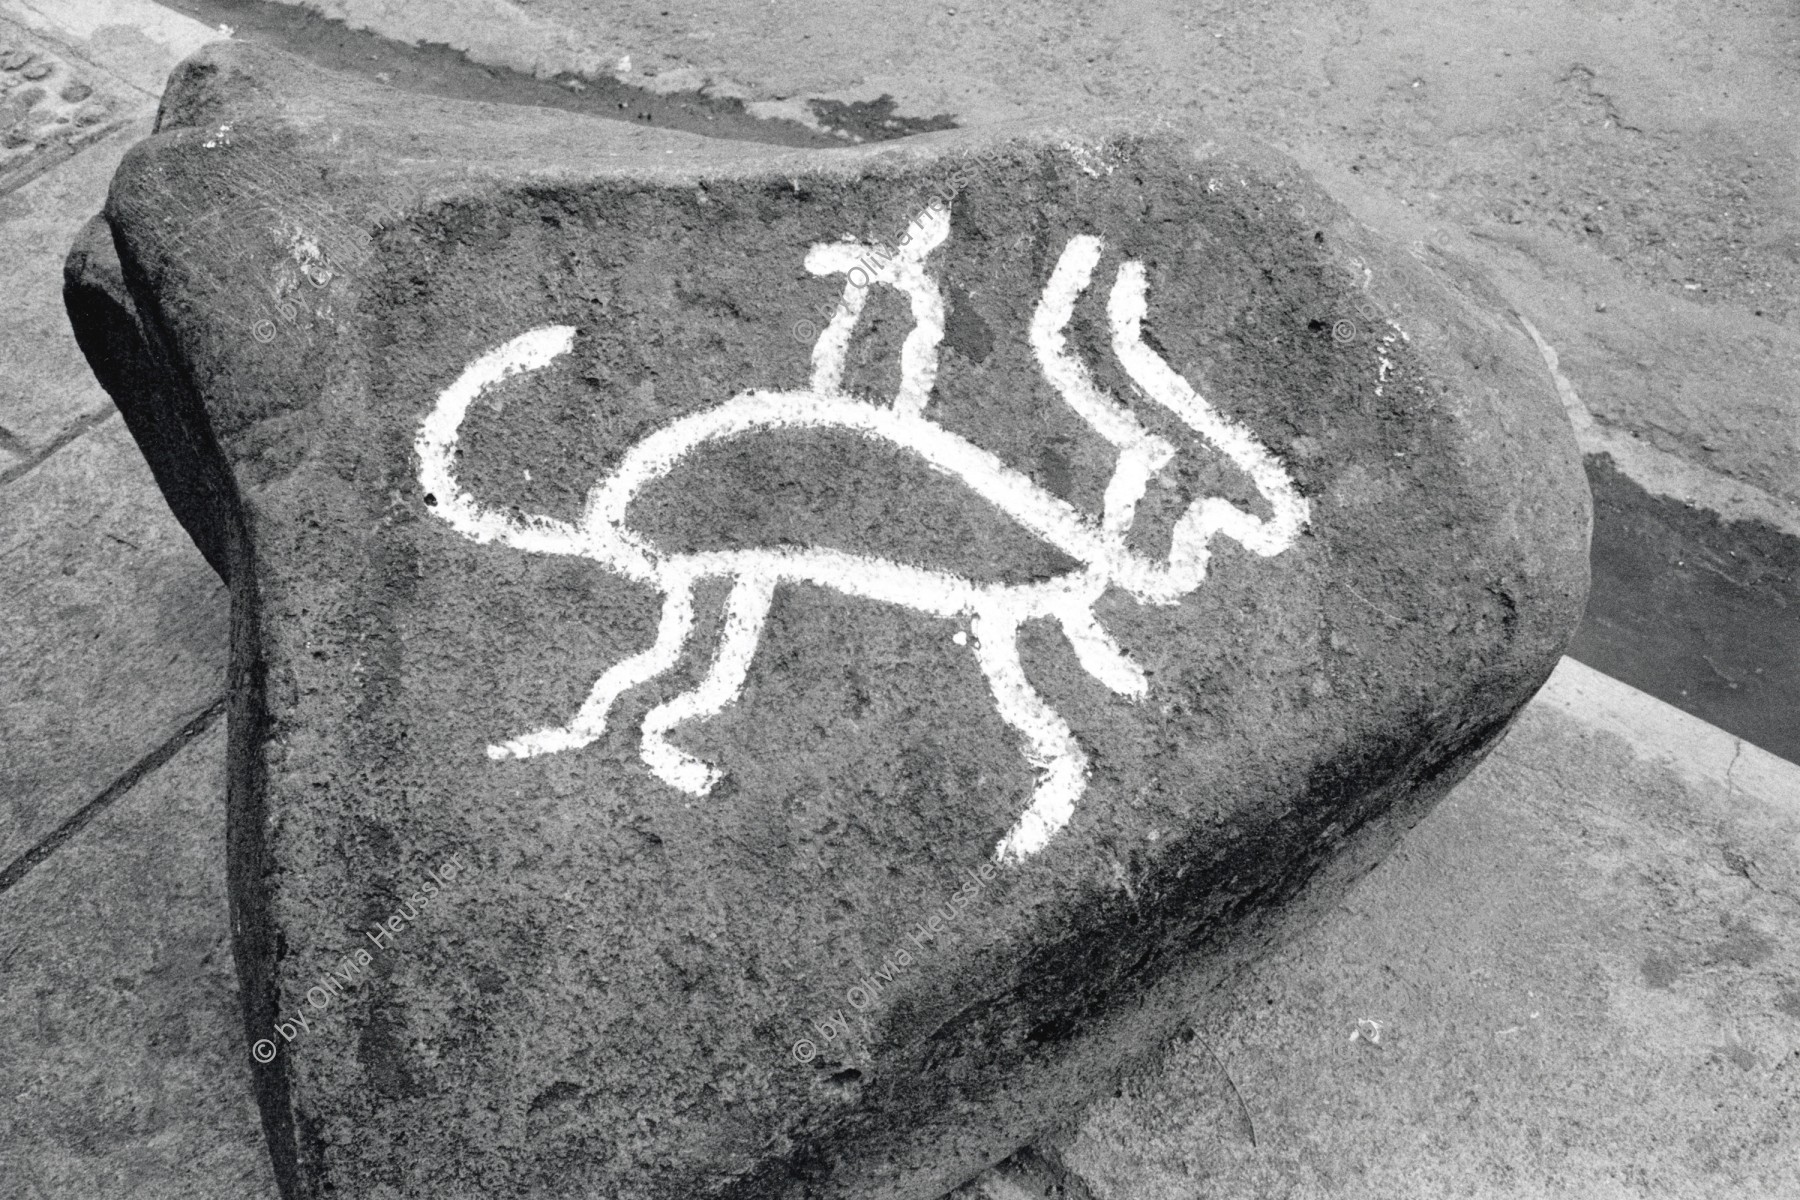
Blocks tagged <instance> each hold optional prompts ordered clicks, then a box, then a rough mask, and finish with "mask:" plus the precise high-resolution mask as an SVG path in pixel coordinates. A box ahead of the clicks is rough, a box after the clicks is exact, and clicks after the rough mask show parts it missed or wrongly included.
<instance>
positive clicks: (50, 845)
mask: <svg viewBox="0 0 1800 1200" xmlns="http://www.w3.org/2000/svg"><path fill="white" fill-rule="evenodd" d="M226 699H227V697H226V696H224V695H221V696H219V697H218V698H217V699H215V700H214V701H213V702H212V703H211V704H209V705H207V706H206V707H205V708H204V709H202V710H201V711H200V712H199V713H198V714H196V715H195V716H193V717H191V718H189V720H188V722H187V724H185V725H183V726H182V727H181V728H180V729H178V730H176V731H175V734H174V736H172V737H170V738H169V739H168V740H167V741H165V742H163V744H162V745H160V746H158V747H156V748H155V749H154V750H152V751H150V753H148V754H146V755H144V756H143V757H142V758H140V759H138V760H137V761H136V762H134V763H132V764H131V766H129V767H127V768H126V769H125V771H124V772H123V773H122V774H120V775H119V777H118V778H117V779H114V780H113V781H112V782H111V783H109V784H107V785H106V787H105V788H103V789H102V790H101V792H100V794H99V795H98V796H95V797H94V798H93V799H92V800H89V801H88V802H87V803H86V804H84V805H82V806H81V807H80V808H78V809H76V810H75V812H74V813H72V814H71V815H70V816H69V818H68V819H67V820H65V821H64V822H63V823H62V824H61V825H58V826H57V827H56V828H55V829H53V830H51V831H50V833H49V834H47V835H46V836H45V837H44V838H43V840H42V841H40V842H38V844H37V845H35V846H33V847H32V848H31V849H29V850H27V851H25V853H23V854H21V855H19V857H18V858H16V859H14V860H13V861H12V862H11V863H10V864H9V865H8V866H7V868H6V869H5V870H4V871H0V895H4V894H5V893H6V892H7V890H8V889H10V888H11V887H12V886H13V884H15V883H17V882H19V880H21V879H23V878H24V877H25V876H26V874H27V873H29V872H30V870H31V869H32V868H33V867H35V866H37V865H38V864H39V863H41V862H43V861H44V860H45V859H46V858H49V857H50V856H51V855H52V854H54V853H56V851H57V850H58V849H60V848H61V847H62V845H63V843H64V842H67V841H68V840H69V839H70V838H72V837H74V836H75V835H76V834H77V833H80V832H81V830H82V829H83V828H85V827H86V826H87V824H88V822H90V821H92V820H93V819H94V818H95V817H97V816H99V815H100V814H101V813H103V812H105V811H106V810H107V809H108V808H110V807H112V805H113V804H114V803H115V802H116V801H117V800H119V799H120V798H121V797H122V796H124V795H126V794H127V793H128V792H130V791H131V789H132V788H134V787H136V786H137V784H138V781H139V780H141V779H143V778H144V776H146V775H148V774H150V773H151V772H152V771H154V770H156V769H157V768H158V767H161V766H162V765H163V764H164V763H166V762H168V761H169V760H170V759H171V758H174V757H175V755H176V754H177V753H179V752H180V750H181V748H182V747H183V746H186V745H187V744H188V743H189V742H191V741H193V740H194V739H195V738H197V737H199V736H200V735H201V734H203V733H205V732H206V731H207V730H208V729H210V728H212V724H213V722H214V721H216V720H218V719H219V714H220V713H223V712H224V711H225V702H226Z"/></svg>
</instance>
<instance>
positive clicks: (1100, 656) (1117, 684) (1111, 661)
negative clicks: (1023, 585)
mask: <svg viewBox="0 0 1800 1200" xmlns="http://www.w3.org/2000/svg"><path fill="white" fill-rule="evenodd" d="M1056 617H1057V620H1058V621H1059V622H1061V624H1062V629H1063V636H1064V637H1066V638H1068V639H1069V645H1070V646H1071V647H1072V648H1073V649H1074V651H1075V657H1076V659H1077V660H1079V661H1080V663H1081V669H1082V670H1084V671H1086V672H1087V673H1088V674H1089V675H1092V676H1093V677H1094V678H1095V679H1098V680H1099V681H1100V682H1101V683H1103V684H1105V685H1106V686H1107V687H1109V688H1111V689H1112V690H1113V691H1115V692H1117V693H1118V694H1119V695H1121V696H1129V697H1131V698H1132V699H1133V700H1142V699H1143V698H1144V697H1145V696H1146V695H1147V694H1148V693H1149V691H1150V681H1149V680H1148V679H1146V678H1145V677H1144V668H1142V667H1140V666H1138V665H1137V663H1135V662H1133V661H1132V659H1131V656H1130V655H1129V654H1127V653H1125V650H1124V648H1123V647H1122V646H1120V645H1119V643H1117V642H1115V641H1113V638H1112V634H1110V633H1108V632H1106V628H1105V627H1104V626H1103V625H1101V624H1100V621H1099V619H1098V618H1097V617H1095V616H1094V610H1093V600H1092V599H1090V600H1088V602H1087V603H1086V604H1082V605H1070V606H1069V607H1068V608H1065V609H1063V610H1062V611H1060V612H1058V613H1057V614H1056Z"/></svg>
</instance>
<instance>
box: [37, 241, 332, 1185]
mask: <svg viewBox="0 0 1800 1200" xmlns="http://www.w3.org/2000/svg"><path fill="white" fill-rule="evenodd" d="M158 294H159V293H158V288H157V285H156V281H155V280H153V279H152V278H150V277H149V275H148V273H147V272H146V270H145V269H144V266H143V264H142V263H140V262H138V261H137V259H136V257H135V256H134V254H133V253H132V247H131V245H130V244H129V242H128V241H126V240H125V239H124V238H115V236H114V231H113V228H112V226H111V223H110V222H109V221H108V220H107V218H106V217H104V216H100V217H96V218H94V219H93V220H92V221H90V222H89V223H88V224H87V226H86V227H85V228H84V229H83V230H82V233H81V235H80V236H79V237H78V238H77V240H76V243H75V245H74V247H73V248H72V249H71V250H70V253H69V257H68V259H67V261H66V262H65V264H64V277H63V298H64V303H65V305H66V307H67V308H68V311H69V319H70V322H71V324H72V325H73V327H74V331H75V337H76V342H77V344H79V345H80V346H81V349H82V352H83V354H84V355H86V357H87V360H88V364H89V366H90V367H91V368H92V369H93V371H94V374H95V376H96V377H97V378H98V379H99V380H100V383H101V386H103V387H104V388H105V389H106V390H107V392H108V394H109V395H111V396H112V399H113V403H114V404H116V405H117V406H118V408H119V412H120V413H121V415H122V416H123V417H124V419H125V423H126V427H127V428H128V429H129V430H130V431H131V433H132V436H133V437H134V438H135V439H136V440H137V442H138V446H139V448H140V449H141V450H142V451H143V452H144V457H145V459H146V460H147V461H148V462H149V465H150V469H151V473H152V474H153V475H154V476H155V478H156V481H157V484H158V486H159V487H160V488H161V489H162V491H163V494H164V496H165V498H166V499H167V500H168V503H169V507H170V508H171V510H172V511H173V512H174V514H175V516H176V518H177V520H179V521H180V522H181V524H182V527H183V528H184V529H186V530H187V532H188V534H189V536H190V537H192V538H193V539H194V543H195V545H196V546H198V547H199V549H200V552H201V553H202V554H203V555H205V557H206V560H207V562H208V563H209V564H210V565H211V566H212V568H213V569H214V570H215V571H217V572H218V573H219V575H220V576H221V577H222V578H223V579H224V580H225V582H226V583H227V584H228V585H229V587H230V589H231V666H230V671H229V675H228V681H227V689H226V699H225V700H224V701H222V702H221V704H220V705H219V706H216V707H217V708H223V709H224V710H225V711H226V712H227V713H228V718H227V729H228V735H229V736H228V742H227V751H226V823H225V842H226V859H227V864H226V867H227V878H228V882H229V885H230V905H231V928H232V955H233V958H234V959H235V960H236V963H237V971H238V980H239V984H240V1000H241V1004H242V1011H243V1014H244V1028H245V1036H246V1040H247V1041H250V1042H253V1043H254V1042H255V1041H257V1040H258V1039H260V1038H263V1037H266V1036H268V1033H269V1031H271V1030H273V1029H274V1028H275V1024H276V1020H277V1017H278V1016H279V996H278V993H277V988H276V969H277V965H278V961H279V957H280V955H279V944H278V941H277V938H276V933H275V929H274V925H273V922H272V920H271V916H270V902H269V894H268V890H267V889H268V885H269V881H270V879H271V878H272V875H273V872H274V866H273V864H272V862H271V861H270V857H269V854H268V847H267V845H266V844H265V842H264V839H263V831H264V829H265V827H266V824H267V812H266V788H265V785H266V778H265V776H266V768H265V766H264V763H263V757H262V750H263V746H264V743H265V741H266V739H267V732H268V731H267V725H268V717H267V708H266V704H265V702H264V692H265V686H264V674H265V671H264V664H263V660H262V651H261V644H262V637H261V633H260V629H259V625H260V622H261V611H260V603H259V596H258V591H257V586H256V574H255V569H254V564H253V562H252V560H251V547H250V540H249V537H248V536H247V534H246V531H245V527H244V513H243V503H242V499H241V497H240V496H239V494H238V491H237V486H236V482H235V480H234V479H233V476H232V473H231V469H230V467H229V466H228V464H227V462H226V459H225V454H224V452H223V450H222V448H221V447H220V445H219V443H218V440H217V438H216V437H215V436H214V433H213V429H212V425H211V422H210V420H209V419H208V417H207V415H206V410H205V408H204V406H203V403H202V401H201V399H200V396H199V394H198V393H197V392H196V391H195V389H194V387H193V385H192V383H191V381H192V380H193V379H195V378H196V377H197V376H196V373H195V372H194V370H193V364H192V363H191V362H189V361H187V359H186V357H185V356H184V354H183V353H182V351H181V349H180V341H179V339H178V338H177V337H176V336H175V335H174V334H173V332H172V331H171V330H170V328H169V326H168V323H167V321H166V318H165V314H164V313H163V311H162V309H161V306H160V304H159V303H158V301H157V297H158ZM209 712H213V713H214V715H216V710H209ZM197 733H198V729H196V730H195V735H197ZM190 736H192V735H190ZM178 748H179V747H178V746H177V747H174V748H169V749H168V750H167V754H173V753H174V749H178ZM158 753H161V751H159V752H158ZM164 757H165V759H166V757H167V755H165V756H164ZM154 765H155V764H152V766H154ZM146 769H150V768H146ZM96 803H98V802H96ZM252 1072H253V1078H254V1087H255V1091H256V1097H257V1105H258V1108H259V1109H260V1110H261V1113H262V1120H263V1129H264V1132H265V1134H266V1135H267V1138H268V1141H269V1148H270V1157H271V1159H272V1161H273V1165H274V1169H275V1177H276V1179H277V1181H278V1182H279V1184H280V1186H281V1189H282V1194H283V1195H284V1196H285V1197H287V1198H288V1200H295V1198H297V1197H300V1196H302V1195H304V1192H303V1191H302V1188H303V1186H304V1184H303V1183H302V1181H301V1177H300V1174H299V1172H298V1170H297V1155H296V1143H295V1138H294V1119H293V1112H292V1109H291V1107H290V1104H289V1088H288V1077H287V1064H286V1059H285V1058H277V1059H275V1060H274V1061H272V1062H269V1063H257V1064H255V1065H254V1066H253V1068H252Z"/></svg>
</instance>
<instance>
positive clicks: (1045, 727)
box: [971, 613, 1088, 863]
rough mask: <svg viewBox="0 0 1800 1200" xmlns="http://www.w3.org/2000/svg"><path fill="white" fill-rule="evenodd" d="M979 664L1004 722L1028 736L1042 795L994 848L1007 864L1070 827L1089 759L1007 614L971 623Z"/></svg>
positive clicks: (1036, 796) (979, 617) (987, 615)
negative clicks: (1026, 657) (1032, 675)
mask: <svg viewBox="0 0 1800 1200" xmlns="http://www.w3.org/2000/svg"><path fill="white" fill-rule="evenodd" d="M971 625H972V626H973V631H974V634H975V660H976V661H977V662H979V663H980V664H981V670H982V672H983V673H984V674H985V675H986V676H987V680H988V686H989V687H990V688H992V689H993V692H994V702H995V708H996V709H997V710H998V712H999V713H1000V719H1001V720H1003V721H1005V722H1006V723H1007V724H1008V725H1011V726H1012V727H1013V728H1014V729H1016V730H1018V731H1019V732H1020V733H1021V734H1023V735H1024V736H1025V742H1026V745H1027V750H1026V757H1027V758H1028V759H1029V760H1030V762H1031V764H1032V765H1033V766H1035V767H1037V768H1038V770H1039V772H1040V774H1039V776H1038V785H1037V791H1036V792H1034V793H1033V794H1032V797H1031V804H1030V806H1029V807H1027V808H1026V810H1025V811H1024V812H1023V813H1022V814H1020V816H1019V819H1018V821H1017V822H1016V823H1015V824H1014V825H1013V827H1012V828H1011V829H1010V830H1008V831H1007V834H1006V836H1005V837H1003V838H1001V839H1000V843H999V845H997V846H995V847H994V857H995V859H997V860H998V861H1000V862H1002V863H1016V862H1020V861H1022V860H1023V859H1024V858H1025V857H1026V856H1027V855H1030V854H1034V853H1036V852H1037V851H1039V850H1042V849H1043V848H1044V844H1045V843H1046V842H1048V841H1049V840H1050V837H1051V835H1052V834H1054V833H1055V832H1056V831H1057V830H1059V829H1061V828H1062V827H1063V826H1064V825H1066V824H1068V823H1069V818H1070V817H1071V816H1073V815H1074V813H1075V801H1077V800H1079V799H1080V798H1081V793H1082V792H1083V791H1085V790H1086V789H1087V771H1088V760H1087V755H1085V754H1083V753H1082V751H1081V743H1079V742H1077V741H1076V740H1075V731H1074V730H1072V729H1070V728H1069V726H1068V724H1067V723H1066V722H1065V721H1064V720H1063V719H1062V717H1060V716H1058V715H1057V712H1056V710H1055V709H1053V708H1051V707H1050V706H1049V705H1048V704H1046V703H1044V698H1043V697H1042V696H1040V695H1038V694H1037V692H1036V691H1034V690H1033V689H1032V686H1031V683H1030V681H1029V680H1027V679H1026V678H1025V668H1024V666H1023V665H1021V664H1020V662H1019V643H1018V639H1019V622H1018V618H1017V617H1013V616H1009V615H1004V614H991V613H977V614H976V616H975V619H974V621H972V622H971Z"/></svg>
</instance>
